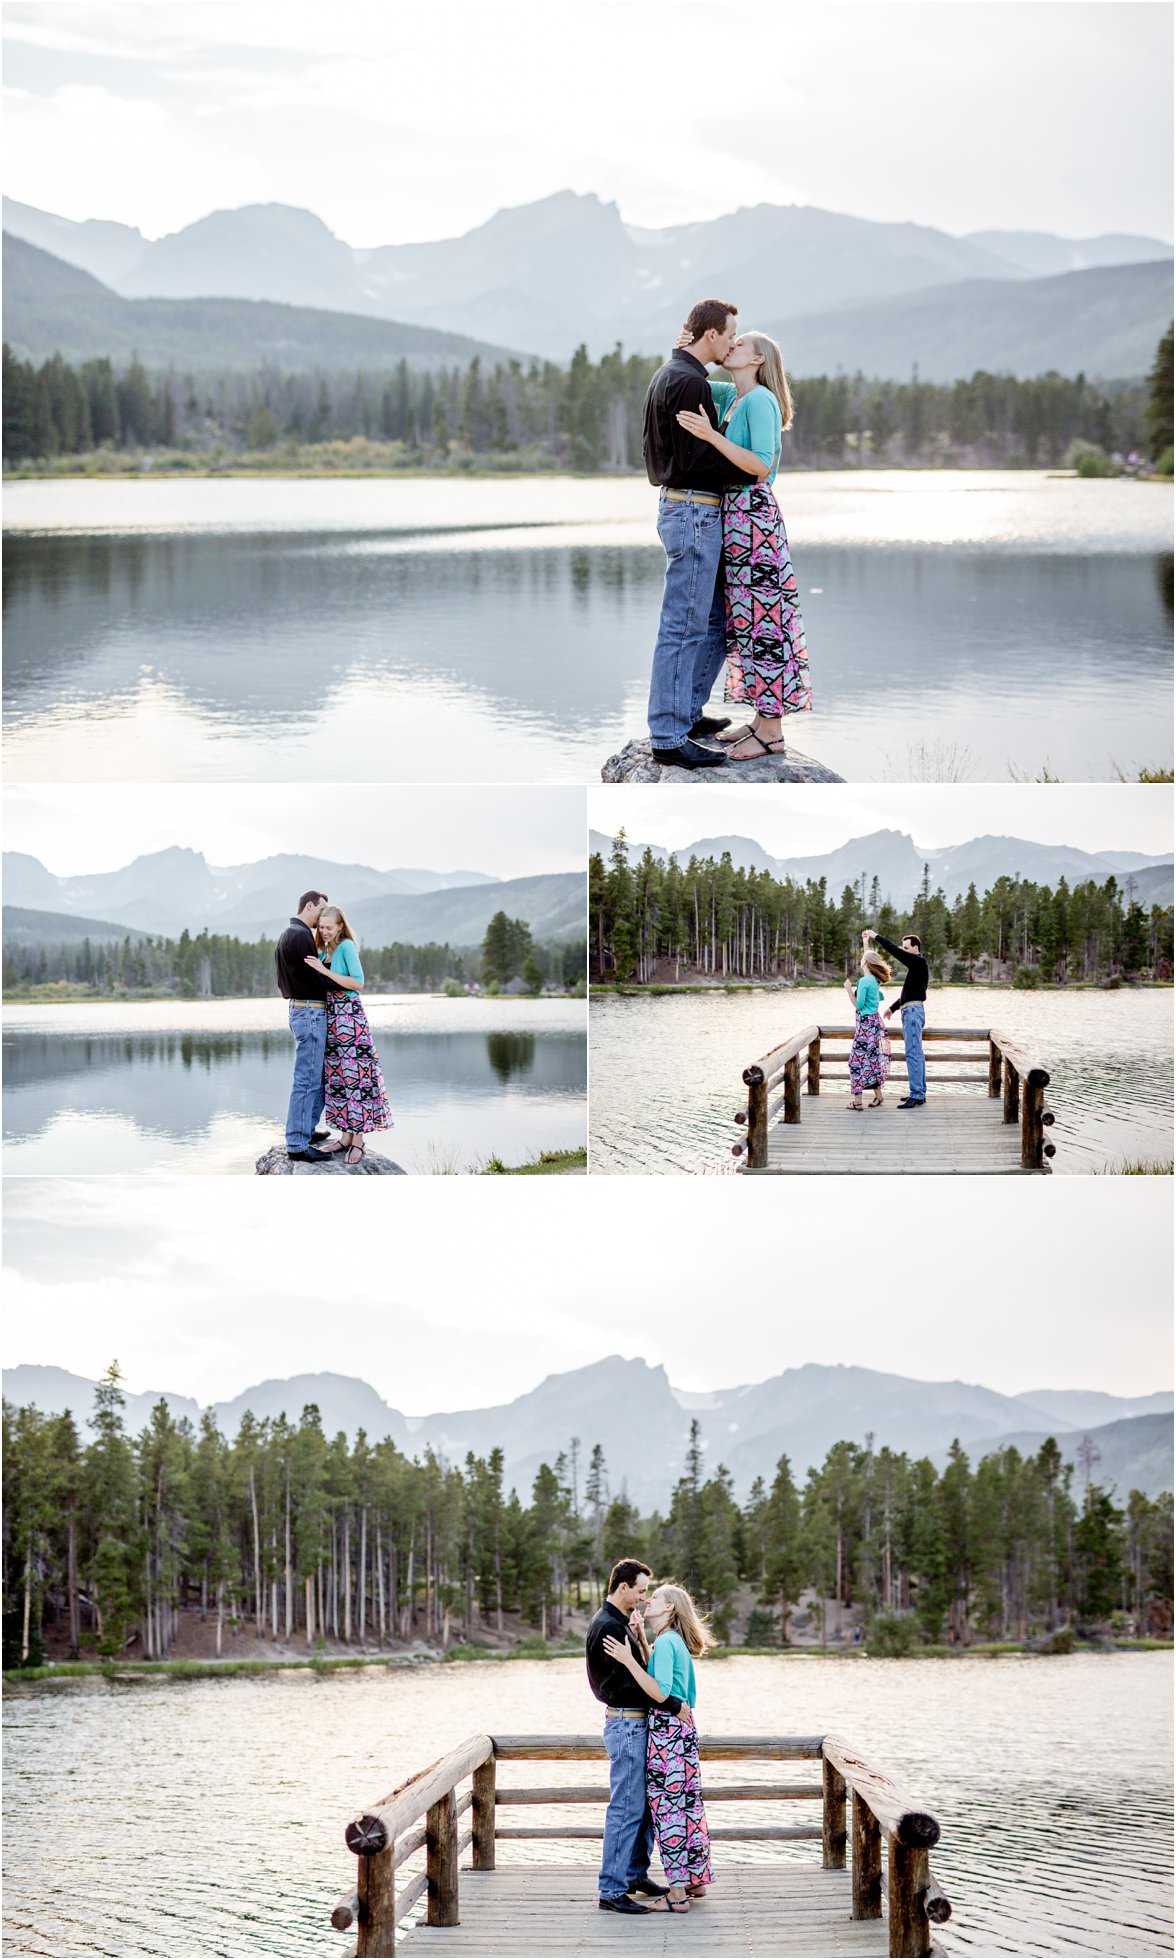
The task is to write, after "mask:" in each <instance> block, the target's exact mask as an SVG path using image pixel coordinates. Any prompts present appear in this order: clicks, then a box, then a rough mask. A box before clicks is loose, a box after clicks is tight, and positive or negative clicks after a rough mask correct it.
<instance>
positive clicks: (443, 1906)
mask: <svg viewBox="0 0 1176 1960" xmlns="http://www.w3.org/2000/svg"><path fill="white" fill-rule="evenodd" d="M425 1829H426V1831H427V1832H428V1838H427V1840H426V1844H427V1849H426V1853H425V1858H426V1864H425V1870H426V1872H427V1875H428V1880H429V1893H428V1896H429V1910H428V1920H427V1923H428V1924H429V1925H430V1926H457V1925H459V1924H460V1921H459V1919H458V1913H457V1903H458V1901H457V1883H458V1881H457V1803H456V1801H455V1799H454V1794H453V1791H452V1790H447V1791H446V1793H445V1795H444V1796H443V1797H441V1798H439V1799H438V1801H437V1802H436V1803H435V1804H431V1805H430V1806H429V1810H428V1814H427V1815H426V1818H425Z"/></svg>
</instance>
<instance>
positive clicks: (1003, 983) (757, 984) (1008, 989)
mask: <svg viewBox="0 0 1176 1960" xmlns="http://www.w3.org/2000/svg"><path fill="white" fill-rule="evenodd" d="M933 984H934V985H935V986H937V987H971V988H974V989H975V991H976V992H977V993H985V992H987V993H993V994H1104V993H1120V992H1122V993H1132V994H1142V993H1171V991H1172V988H1173V985H1176V982H1173V981H1171V980H1139V981H1133V982H1126V981H1124V982H1122V983H1121V984H1120V986H1119V987H1110V986H1108V985H1107V984H1106V982H1105V981H1099V980H1041V981H1038V983H1037V985H1036V986H1033V987H1017V986H1014V984H1013V982H1012V981H1011V980H937V981H935V982H934V983H933ZM840 985H841V983H840V981H838V980H812V979H808V978H805V979H803V980H709V981H708V980H593V981H592V982H591V983H590V985H589V993H590V994H621V995H624V994H800V993H827V992H828V991H829V989H830V988H832V989H833V990H834V991H837V990H838V989H839V988H840Z"/></svg>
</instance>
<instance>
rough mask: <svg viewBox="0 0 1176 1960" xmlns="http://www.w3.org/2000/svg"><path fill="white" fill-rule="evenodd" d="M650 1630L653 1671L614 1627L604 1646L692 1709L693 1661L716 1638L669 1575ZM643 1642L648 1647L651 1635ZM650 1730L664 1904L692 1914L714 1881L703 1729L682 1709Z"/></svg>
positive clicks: (649, 1780) (654, 1720)
mask: <svg viewBox="0 0 1176 1960" xmlns="http://www.w3.org/2000/svg"><path fill="white" fill-rule="evenodd" d="M645 1632H646V1634H647V1635H648V1636H651V1637H652V1640H653V1646H652V1649H650V1650H649V1652H648V1654H647V1659H648V1662H649V1666H648V1670H647V1669H646V1668H644V1667H642V1665H641V1663H640V1661H639V1660H638V1659H637V1656H636V1655H635V1654H634V1652H633V1650H632V1648H631V1647H630V1646H629V1645H628V1643H627V1642H626V1641H622V1640H616V1639H614V1638H613V1636H612V1634H611V1633H610V1634H608V1635H606V1637H605V1642H604V1645H605V1649H606V1651H607V1653H608V1654H609V1655H610V1657H611V1658H612V1659H613V1660H614V1661H621V1662H622V1663H623V1665H624V1666H625V1667H627V1668H628V1670H629V1672H630V1674H631V1675H632V1676H633V1679H634V1680H635V1681H638V1682H640V1684H641V1686H642V1687H643V1688H644V1690H645V1692H646V1694H647V1695H649V1696H650V1697H651V1699H652V1700H654V1701H664V1700H665V1699H666V1696H667V1695H677V1696H678V1698H679V1700H680V1701H683V1702H686V1703H688V1704H689V1707H690V1709H691V1710H692V1711H693V1708H694V1702H695V1697H696V1695H697V1688H696V1686H695V1680H694V1663H695V1661H696V1660H697V1659H698V1658H699V1657H700V1656H701V1655H702V1654H705V1652H706V1650H707V1648H708V1647H713V1646H714V1644H715V1641H714V1635H713V1634H712V1633H711V1630H710V1628H709V1627H708V1625H707V1623H706V1621H705V1620H704V1619H703V1617H702V1615H701V1613H700V1612H699V1611H698V1608H697V1607H696V1606H695V1604H694V1601H693V1600H692V1599H691V1597H690V1594H689V1593H688V1592H686V1591H684V1590H683V1588H682V1587H681V1586H676V1585H674V1583H673V1581H672V1580H666V1582H665V1583H664V1584H663V1585H660V1586H659V1587H658V1588H657V1591H656V1592H654V1593H651V1594H650V1597H649V1603H648V1605H647V1606H646V1609H645ZM642 1644H643V1645H644V1646H645V1647H647V1648H648V1646H649V1642H648V1639H646V1640H643V1642H642ZM648 1728H649V1739H648V1742H647V1743H646V1756H645V1788H646V1791H647V1794H648V1797H649V1808H650V1811H651V1813H652V1816H653V1827H654V1830H655V1831H656V1832H657V1846H658V1851H659V1852H660V1854H661V1861H662V1869H663V1870H664V1872H665V1875H666V1879H667V1881H668V1883H669V1887H670V1889H669V1893H668V1894H667V1897H666V1905H667V1907H668V1908H669V1910H670V1911H671V1912H689V1910H690V1901H691V1899H700V1898H702V1896H703V1894H704V1892H705V1889H706V1887H707V1886H708V1885H713V1884H714V1873H713V1872H712V1871H711V1862H710V1832H709V1831H708V1830H707V1826H706V1811H705V1809H704V1808H703V1802H702V1776H701V1772H700V1771H699V1767H698V1731H697V1729H696V1728H695V1726H694V1716H693V1713H691V1714H690V1716H689V1717H688V1716H687V1714H686V1711H685V1709H683V1711H682V1713H681V1714H680V1715H667V1714H666V1713H665V1712H664V1711H663V1710H662V1709H660V1708H654V1709H651V1710H650V1714H649V1724H648ZM642 1903H643V1904H650V1903H651V1901H649V1900H643V1901H642ZM653 1903H655V1902H653Z"/></svg>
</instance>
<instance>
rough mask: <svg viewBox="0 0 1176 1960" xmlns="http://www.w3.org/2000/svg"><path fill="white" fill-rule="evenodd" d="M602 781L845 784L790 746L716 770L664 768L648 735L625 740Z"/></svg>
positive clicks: (727, 763) (608, 764)
mask: <svg viewBox="0 0 1176 1960" xmlns="http://www.w3.org/2000/svg"><path fill="white" fill-rule="evenodd" d="M600 780H601V782H602V783H736V784H738V783H843V782H844V781H845V777H844V776H835V775H834V774H833V771H832V770H831V769H826V767H825V765H824V763H823V762H814V761H813V759H812V757H811V756H808V755H801V753H800V751H799V750H798V749H789V750H788V752H787V753H786V754H785V755H761V756H757V758H756V760H755V761H754V762H725V763H721V764H720V765H719V767H718V768H716V769H663V768H662V765H661V763H660V762H655V761H654V759H653V754H652V751H651V749H650V746H649V738H648V736H646V737H645V738H644V740H642V741H637V742H626V743H625V746H624V748H623V749H622V750H621V752H620V754H619V755H610V756H609V759H608V761H607V762H606V763H605V765H604V767H603V769H602V770H601V772H600Z"/></svg>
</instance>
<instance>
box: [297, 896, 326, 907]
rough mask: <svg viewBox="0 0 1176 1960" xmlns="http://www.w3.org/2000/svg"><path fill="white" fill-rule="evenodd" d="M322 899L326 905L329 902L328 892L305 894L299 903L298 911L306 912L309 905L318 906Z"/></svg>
mask: <svg viewBox="0 0 1176 1960" xmlns="http://www.w3.org/2000/svg"><path fill="white" fill-rule="evenodd" d="M320 899H321V900H322V902H323V904H324V905H325V904H326V902H327V894H326V892H303V894H302V897H301V898H300V899H299V901H298V910H299V911H300V912H305V910H306V908H307V906H308V905H317V904H318V902H319V900H320Z"/></svg>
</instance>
